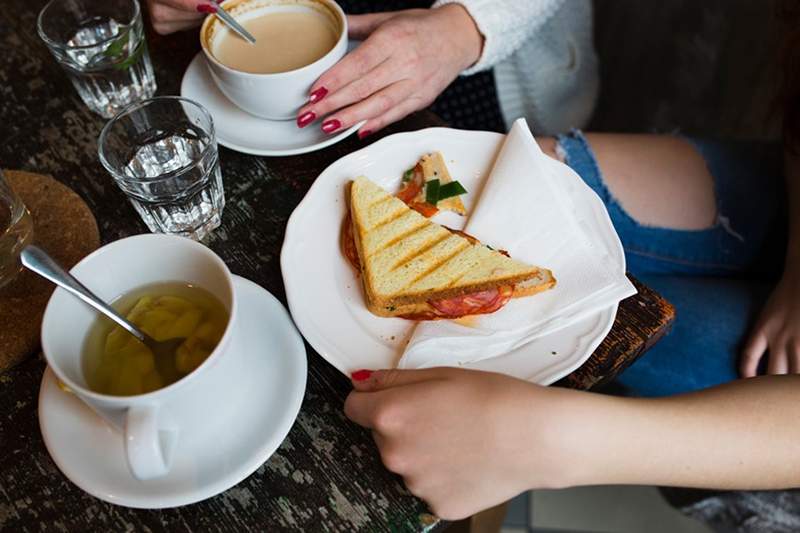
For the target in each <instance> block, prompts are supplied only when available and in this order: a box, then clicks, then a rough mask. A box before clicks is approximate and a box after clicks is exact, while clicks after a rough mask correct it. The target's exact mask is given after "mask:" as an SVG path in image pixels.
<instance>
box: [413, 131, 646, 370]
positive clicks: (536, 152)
mask: <svg viewBox="0 0 800 533" xmlns="http://www.w3.org/2000/svg"><path fill="white" fill-rule="evenodd" d="M582 189H586V185H585V184H584V183H583V182H582V180H581V179H580V177H579V176H578V175H577V174H575V172H574V171H572V169H570V168H569V167H568V166H566V165H564V164H562V163H559V162H557V161H554V160H552V159H550V158H548V157H547V156H546V155H545V154H544V153H543V152H542V151H541V149H540V148H539V146H538V145H537V144H536V141H535V140H534V138H533V136H532V135H531V133H530V130H529V129H528V125H527V123H526V122H525V120H524V119H520V120H517V121H516V122H515V123H514V125H513V126H512V128H511V131H510V132H509V134H508V135H507V136H506V140H505V142H504V144H503V147H502V149H501V151H500V154H499V156H498V158H497V160H496V162H495V164H494V167H493V169H492V172H491V174H490V175H489V177H488V178H487V180H486V183H485V185H484V187H483V190H482V191H481V194H480V198H479V200H478V201H477V202H476V206H475V207H474V208H473V210H472V213H471V214H470V217H469V220H468V221H467V224H466V226H465V227H464V231H466V232H467V233H469V234H471V235H473V236H475V237H476V238H478V239H480V240H481V241H482V242H484V243H485V244H489V245H491V246H493V247H495V248H501V249H504V250H507V251H508V252H509V253H510V254H511V257H513V258H515V259H519V260H521V261H524V262H526V263H530V264H532V265H537V266H540V267H544V268H549V269H550V270H552V271H553V275H554V276H555V278H556V280H557V284H556V286H555V288H553V289H551V290H549V291H545V292H544V293H540V294H537V295H534V296H531V297H525V298H515V299H512V300H511V301H510V302H509V303H508V304H507V305H506V306H505V307H503V308H502V309H500V310H499V311H497V312H496V313H493V314H489V315H479V316H478V317H476V320H475V321H474V323H471V324H470V325H469V326H467V325H462V324H459V323H457V322H454V321H450V320H440V321H434V322H420V323H418V324H417V326H416V328H415V330H414V333H413V334H412V336H411V339H410V341H409V343H408V345H407V347H406V350H405V353H404V354H403V357H402V358H401V359H400V362H399V363H398V366H399V367H400V368H426V367H432V366H459V365H463V364H466V363H470V362H474V361H479V360H481V359H488V358H490V357H496V356H499V355H503V354H506V353H508V352H510V351H511V350H514V349H516V348H518V347H520V346H522V345H524V344H526V343H528V342H530V341H531V340H533V339H536V338H538V337H541V336H543V335H547V334H549V333H552V332H554V331H556V330H558V329H560V328H563V327H566V326H568V325H570V324H574V323H575V322H576V321H578V320H581V319H582V318H585V317H586V316H589V315H593V314H596V313H598V312H600V311H602V310H604V309H607V308H608V307H610V306H613V305H615V304H617V303H618V302H619V301H620V300H622V299H623V298H626V297H628V296H631V295H633V294H635V293H636V289H635V288H634V286H633V284H631V282H630V281H629V280H628V278H627V277H626V276H625V264H624V259H623V260H620V259H617V257H615V256H613V255H612V253H614V249H615V248H616V249H617V250H619V249H620V245H619V239H618V237H616V234H614V235H613V239H610V240H609V237H608V232H602V231H601V228H600V227H599V226H600V224H602V223H604V222H607V223H608V224H609V225H610V222H609V221H608V214H607V213H606V212H605V208H604V207H603V206H602V203H601V202H600V199H599V198H597V197H596V196H592V197H591V202H590V205H592V206H593V207H594V208H593V209H587V207H586V200H585V199H583V197H584V196H585V195H586V194H587V191H586V190H582ZM589 192H590V193H591V191H589ZM591 194H592V195H593V193H591ZM598 212H599V213H601V215H600V216H601V218H600V220H599V221H598ZM617 255H619V254H617Z"/></svg>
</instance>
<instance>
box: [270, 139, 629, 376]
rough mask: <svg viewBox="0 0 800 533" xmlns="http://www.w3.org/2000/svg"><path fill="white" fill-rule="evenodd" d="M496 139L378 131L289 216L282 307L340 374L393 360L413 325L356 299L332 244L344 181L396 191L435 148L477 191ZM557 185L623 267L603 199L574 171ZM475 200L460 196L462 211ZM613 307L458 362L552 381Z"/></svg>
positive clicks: (594, 339) (456, 222)
mask: <svg viewBox="0 0 800 533" xmlns="http://www.w3.org/2000/svg"><path fill="white" fill-rule="evenodd" d="M504 138H505V137H504V136H503V135H500V134H497V133H491V132H475V131H462V130H453V129H447V128H430V129H426V130H421V131H417V132H412V133H399V134H396V135H392V136H390V137H386V138H385V139H382V140H380V141H378V142H376V143H374V144H372V145H371V146H368V147H366V148H364V149H362V150H359V151H357V152H353V153H351V154H349V155H347V156H345V157H342V158H341V159H339V160H338V161H336V162H334V163H333V164H332V165H330V166H329V167H328V168H327V169H325V171H324V172H323V173H322V174H320V176H319V177H318V178H317V180H316V181H315V182H314V185H313V186H312V187H311V189H310V190H309V191H308V194H306V197H305V198H304V199H303V201H302V202H301V203H300V204H299V205H298V206H297V208H296V209H295V211H294V213H292V216H291V218H290V219H289V223H288V225H287V228H286V236H285V238H284V243H283V250H282V252H281V269H282V271H283V280H284V284H285V285H286V295H287V298H288V301H289V309H290V310H291V312H292V317H293V318H294V320H295V323H296V324H297V327H298V328H299V329H300V331H301V332H302V334H303V336H304V337H305V338H306V339H307V340H308V342H309V343H310V344H311V346H313V347H314V349H315V350H317V351H318V352H319V353H320V354H321V355H322V356H323V357H324V358H325V359H326V360H327V361H328V362H329V363H331V364H332V365H333V366H335V367H336V368H338V369H339V370H340V371H341V372H343V373H345V374H349V373H350V372H352V371H353V370H356V369H359V368H373V369H374V368H390V367H394V366H396V364H397V361H398V360H399V358H400V356H401V355H402V351H403V347H404V346H405V343H406V341H407V339H408V338H409V336H410V334H411V332H412V330H413V323H412V322H409V321H407V320H403V319H399V318H381V317H378V316H375V315H373V314H372V313H370V312H369V311H368V310H367V308H366V306H365V304H364V297H363V294H362V290H361V287H360V284H359V280H358V279H357V278H356V276H355V274H354V272H353V269H352V267H351V266H350V264H349V263H348V262H347V260H346V259H345V258H344V256H343V254H342V252H341V250H340V245H339V231H340V228H341V223H342V219H343V218H344V216H345V212H346V203H345V196H344V191H345V184H346V183H347V182H348V181H349V180H352V179H353V178H355V177H357V176H360V175H365V176H367V177H369V178H370V179H372V180H373V181H375V182H376V183H378V184H380V185H381V186H383V187H385V188H386V189H387V190H390V191H394V190H397V189H398V188H399V185H400V178H401V175H402V173H403V171H405V170H406V169H408V168H409V167H411V166H413V165H414V164H415V163H416V161H417V160H418V159H419V157H420V156H422V155H423V154H426V153H429V152H431V151H433V150H438V151H440V152H442V154H444V156H445V160H446V162H447V165H448V168H449V170H450V172H451V174H452V175H453V176H456V177H457V179H458V180H459V181H461V183H462V184H463V185H464V186H465V187H466V189H467V190H469V191H480V189H481V187H482V183H483V180H484V179H485V178H486V176H487V175H488V174H489V172H490V171H491V168H492V165H493V163H494V159H495V157H496V156H497V153H498V152H499V150H500V148H501V146H502V142H503V139H504ZM548 164H553V165H559V163H557V162H555V161H550V163H548ZM561 174H564V173H563V172H562V173H561ZM565 188H566V190H567V193H568V194H570V195H571V196H572V198H573V201H574V202H575V204H576V205H577V206H578V209H579V210H580V211H581V212H582V213H581V214H582V215H584V216H585V217H586V218H587V219H588V220H591V221H592V224H591V227H590V228H587V230H588V231H591V232H592V238H593V240H594V242H598V243H601V244H602V245H603V246H604V247H605V248H606V249H607V250H608V251H609V253H610V254H611V256H612V257H613V258H615V259H617V260H618V262H619V264H620V265H622V268H623V270H624V264H625V258H624V254H623V251H622V246H621V244H620V242H619V238H618V237H617V235H616V233H615V231H614V228H613V226H612V225H611V220H610V219H609V217H608V213H607V211H606V209H605V206H604V205H603V203H602V202H601V201H600V199H599V198H598V197H597V195H596V194H595V193H594V192H593V191H592V190H591V189H590V188H589V187H588V186H586V185H585V184H584V183H583V181H581V180H580V179H579V178H577V177H575V178H574V180H573V181H572V182H569V183H567V184H566V187H565ZM477 196H478V195H477V194H470V195H467V196H466V197H465V200H464V203H465V206H466V208H467V210H470V209H471V208H472V202H473V201H474V200H475V198H476V197H477ZM436 220H437V221H439V222H443V223H445V224H446V225H448V226H450V227H455V228H461V227H463V224H464V219H463V218H462V217H459V216H457V215H455V214H453V213H442V214H440V215H437V217H436ZM556 276H558V273H556ZM616 311H617V306H616V305H614V306H612V307H610V308H608V309H605V310H603V311H601V312H599V313H598V314H596V315H593V316H589V317H587V318H585V319H583V320H581V321H579V322H577V323H575V324H573V325H571V326H569V327H566V328H564V329H561V330H559V331H557V332H554V333H553V334H551V335H548V336H545V337H542V338H539V339H537V340H535V341H533V342H530V343H528V344H526V345H524V346H522V347H521V348H519V349H517V350H515V351H513V352H510V353H508V354H506V355H503V356H501V357H495V358H491V359H485V360H483V361H479V362H476V363H472V364H469V365H465V366H466V367H468V368H476V369H482V370H489V371H494V372H501V373H504V374H508V375H511V376H515V377H518V378H521V379H526V380H529V381H533V382H536V383H541V384H550V383H552V382H554V381H556V380H558V379H560V378H562V377H564V376H566V375H567V374H569V373H570V372H572V371H573V370H575V369H576V368H578V367H579V366H580V365H581V364H583V362H584V361H586V359H587V358H588V357H589V356H590V355H591V354H592V352H593V351H594V349H595V348H596V347H597V345H598V344H600V342H601V341H602V340H603V338H604V337H605V335H606V334H607V333H608V331H609V330H610V329H611V326H612V325H613V323H614V317H615V316H616Z"/></svg>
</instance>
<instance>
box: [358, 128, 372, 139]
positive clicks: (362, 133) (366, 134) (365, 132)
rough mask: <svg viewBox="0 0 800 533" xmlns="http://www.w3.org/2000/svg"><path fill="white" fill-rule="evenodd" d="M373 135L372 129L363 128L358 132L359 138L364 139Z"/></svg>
mask: <svg viewBox="0 0 800 533" xmlns="http://www.w3.org/2000/svg"><path fill="white" fill-rule="evenodd" d="M370 135H372V130H361V131H359V132H358V138H359V139H363V138H364V137H369V136H370Z"/></svg>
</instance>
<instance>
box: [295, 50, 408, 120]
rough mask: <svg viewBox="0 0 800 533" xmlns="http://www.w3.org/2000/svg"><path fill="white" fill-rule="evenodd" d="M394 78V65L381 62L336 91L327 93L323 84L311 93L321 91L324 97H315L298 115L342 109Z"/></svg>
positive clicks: (370, 94) (376, 91)
mask: <svg viewBox="0 0 800 533" xmlns="http://www.w3.org/2000/svg"><path fill="white" fill-rule="evenodd" d="M396 80H397V75H396V73H395V72H394V67H392V66H391V65H389V64H387V63H382V64H380V65H378V66H377V67H375V68H374V69H372V70H371V71H369V72H368V73H367V74H366V75H364V76H361V77H359V78H357V79H355V80H353V81H352V82H351V83H348V84H347V85H346V86H344V87H342V88H341V89H339V90H338V91H335V92H331V93H330V94H328V91H327V89H328V88H327V86H324V87H321V88H320V89H325V91H320V89H317V91H314V92H312V94H320V93H321V92H322V93H324V95H327V96H325V97H324V99H323V98H322V97H317V98H316V100H315V103H313V104H311V105H308V106H306V107H304V108H302V109H301V110H300V115H299V116H302V115H303V114H304V113H307V112H309V111H311V112H313V113H314V114H315V115H316V116H318V117H324V116H325V115H328V114H330V113H333V112H334V111H336V110H337V109H342V108H344V107H345V106H349V105H352V104H357V103H358V102H362V101H364V100H366V99H367V98H369V97H371V96H373V95H375V94H376V93H378V92H380V91H381V90H382V89H386V88H388V87H389V86H391V85H392V84H393V83H394V82H395V81H396ZM394 96H402V95H394ZM340 120H341V118H340ZM356 122H357V121H356Z"/></svg>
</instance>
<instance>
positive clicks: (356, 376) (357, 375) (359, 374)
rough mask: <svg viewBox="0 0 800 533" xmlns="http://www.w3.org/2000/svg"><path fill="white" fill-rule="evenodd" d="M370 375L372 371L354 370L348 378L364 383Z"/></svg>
mask: <svg viewBox="0 0 800 533" xmlns="http://www.w3.org/2000/svg"><path fill="white" fill-rule="evenodd" d="M371 375H372V370H356V371H355V372H353V373H352V374H350V377H352V378H353V381H366V380H368V379H369V377H370V376H371Z"/></svg>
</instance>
